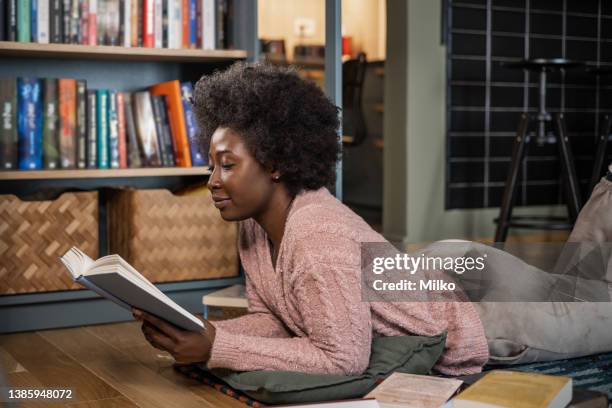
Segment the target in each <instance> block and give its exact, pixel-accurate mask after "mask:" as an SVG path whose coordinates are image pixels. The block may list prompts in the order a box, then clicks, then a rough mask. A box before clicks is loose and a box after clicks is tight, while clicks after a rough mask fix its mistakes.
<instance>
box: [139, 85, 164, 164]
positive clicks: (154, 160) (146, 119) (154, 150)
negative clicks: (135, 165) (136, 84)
mask: <svg viewBox="0 0 612 408" xmlns="http://www.w3.org/2000/svg"><path fill="white" fill-rule="evenodd" d="M132 97H133V100H132V104H133V111H134V123H135V124H136V131H137V133H138V138H139V140H140V146H142V158H143V164H144V165H145V166H147V167H158V166H161V165H162V162H161V157H160V149H159V141H158V137H157V131H156V129H155V120H154V119H153V106H152V104H151V94H150V93H149V92H147V91H144V92H135V93H134V94H132Z"/></svg>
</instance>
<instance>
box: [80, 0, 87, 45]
mask: <svg viewBox="0 0 612 408" xmlns="http://www.w3.org/2000/svg"><path fill="white" fill-rule="evenodd" d="M79 7H80V8H81V28H80V33H81V41H80V42H79V44H89V0H81V3H80V4H79Z"/></svg>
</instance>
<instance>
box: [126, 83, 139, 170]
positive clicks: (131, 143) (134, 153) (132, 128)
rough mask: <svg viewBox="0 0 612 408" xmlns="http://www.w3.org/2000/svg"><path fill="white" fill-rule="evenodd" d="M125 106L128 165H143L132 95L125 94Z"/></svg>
mask: <svg viewBox="0 0 612 408" xmlns="http://www.w3.org/2000/svg"><path fill="white" fill-rule="evenodd" d="M124 108H125V131H126V137H127V150H128V166H129V167H142V159H141V158H140V147H139V146H138V134H137V133H136V124H135V123H134V110H133V109H132V95H130V94H129V93H127V92H126V93H125V94H124Z"/></svg>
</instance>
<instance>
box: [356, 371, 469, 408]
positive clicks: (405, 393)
mask: <svg viewBox="0 0 612 408" xmlns="http://www.w3.org/2000/svg"><path fill="white" fill-rule="evenodd" d="M461 384H462V381H460V380H456V379H453V378H442V377H434V376H429V375H415V374H405V373H393V374H391V375H390V376H389V377H387V378H386V379H385V380H384V381H383V382H382V384H380V385H378V386H377V387H376V388H374V389H373V390H372V391H371V392H370V393H368V394H367V395H366V396H365V397H364V398H375V399H376V401H378V403H379V405H380V406H381V408H391V407H394V408H439V407H441V406H443V405H444V404H445V403H446V402H447V401H448V399H449V398H450V397H452V396H453V395H454V394H455V392H457V390H458V389H459V387H460V386H461Z"/></svg>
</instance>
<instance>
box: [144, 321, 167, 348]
mask: <svg viewBox="0 0 612 408" xmlns="http://www.w3.org/2000/svg"><path fill="white" fill-rule="evenodd" d="M142 331H143V333H144V335H145V337H146V339H147V340H148V341H149V343H151V345H153V346H154V347H156V348H158V349H160V350H165V351H172V350H173V349H174V346H175V343H174V340H172V339H171V338H170V337H168V336H166V335H165V334H164V333H162V332H160V331H159V330H157V329H156V328H155V327H153V326H150V325H148V326H146V327H145V326H144V325H143V329H142Z"/></svg>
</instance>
